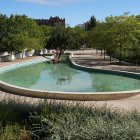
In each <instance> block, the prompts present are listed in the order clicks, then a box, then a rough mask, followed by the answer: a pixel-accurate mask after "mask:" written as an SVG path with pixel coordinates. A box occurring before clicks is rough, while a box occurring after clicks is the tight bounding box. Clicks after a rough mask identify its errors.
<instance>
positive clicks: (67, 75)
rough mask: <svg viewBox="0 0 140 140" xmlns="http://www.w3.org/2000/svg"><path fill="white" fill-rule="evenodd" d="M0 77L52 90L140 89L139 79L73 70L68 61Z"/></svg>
mask: <svg viewBox="0 0 140 140" xmlns="http://www.w3.org/2000/svg"><path fill="white" fill-rule="evenodd" d="M0 79H1V80H3V81H5V82H7V83H10V84H14V85H17V86H21V87H26V88H31V89H42V90H53V91H71V92H73V91H75V92H78V91H79V92H91V91H102V92H103V91H123V90H134V89H139V88H140V79H133V78H129V77H123V76H117V75H111V74H103V73H94V72H86V71H80V70H76V69H73V68H71V67H69V66H68V65H67V64H66V63H64V62H62V63H59V64H50V63H47V62H45V63H40V64H34V65H31V66H27V67H23V68H18V69H16V70H11V71H9V72H6V73H4V74H1V75H0Z"/></svg>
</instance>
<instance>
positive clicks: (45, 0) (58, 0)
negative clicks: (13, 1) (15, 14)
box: [17, 0, 79, 5]
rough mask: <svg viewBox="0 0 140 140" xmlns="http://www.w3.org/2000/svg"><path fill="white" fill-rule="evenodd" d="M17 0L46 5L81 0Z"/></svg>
mask: <svg viewBox="0 0 140 140" xmlns="http://www.w3.org/2000/svg"><path fill="white" fill-rule="evenodd" d="M17 1H21V2H30V3H37V4H46V5H62V4H68V3H71V2H76V1H79V0H17Z"/></svg>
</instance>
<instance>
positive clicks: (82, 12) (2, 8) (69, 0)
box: [0, 0, 140, 26]
mask: <svg viewBox="0 0 140 140" xmlns="http://www.w3.org/2000/svg"><path fill="white" fill-rule="evenodd" d="M124 12H130V14H134V15H137V14H140V0H0V13H2V14H6V15H8V16H9V15H10V14H25V15H27V16H28V17H31V18H37V19H38V18H49V17H50V16H59V17H61V18H65V19H66V23H67V24H69V25H70V26H74V25H77V24H82V23H84V22H86V21H87V20H89V19H90V17H91V16H92V15H94V16H95V17H96V19H97V20H103V19H104V18H105V17H106V16H110V15H113V16H114V15H122V14H123V13H124Z"/></svg>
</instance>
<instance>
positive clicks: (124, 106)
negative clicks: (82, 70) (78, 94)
mask: <svg viewBox="0 0 140 140" xmlns="http://www.w3.org/2000/svg"><path fill="white" fill-rule="evenodd" d="M67 52H71V53H74V57H73V60H74V61H75V62H76V63H78V64H80V65H85V66H90V67H97V68H103V69H116V70H126V71H135V72H140V66H135V65H132V64H128V63H122V64H121V65H118V61H117V60H113V61H112V62H111V63H110V62H109V58H107V59H106V60H105V61H104V60H103V59H101V57H100V56H99V54H98V55H96V52H95V50H80V51H67ZM41 58H42V57H41V56H35V57H29V58H26V59H19V60H16V61H14V62H0V67H3V66H7V65H10V64H15V63H19V62H25V61H29V60H35V59H41ZM11 99H14V100H15V101H16V100H18V101H21V102H23V103H24V102H25V103H29V104H32V103H39V102H44V99H38V98H30V97H24V96H18V95H14V94H10V93H7V92H5V91H3V90H1V91H0V101H2V100H11ZM58 102H59V101H58ZM81 103H83V102H82V101H81ZM84 104H85V105H87V106H88V105H90V104H96V105H99V106H103V105H106V106H107V107H110V106H111V107H115V108H118V109H120V110H129V111H130V110H133V109H135V110H137V111H139V112H140V95H137V96H133V97H130V98H125V99H122V100H111V101H85V102H84Z"/></svg>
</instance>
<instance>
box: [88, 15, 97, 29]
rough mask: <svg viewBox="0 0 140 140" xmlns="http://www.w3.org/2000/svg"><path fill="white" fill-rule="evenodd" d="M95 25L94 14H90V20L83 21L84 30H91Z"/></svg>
mask: <svg viewBox="0 0 140 140" xmlns="http://www.w3.org/2000/svg"><path fill="white" fill-rule="evenodd" d="M95 27H96V18H95V16H91V18H90V20H89V21H88V22H86V23H85V29H86V30H92V29H94V28H95Z"/></svg>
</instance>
